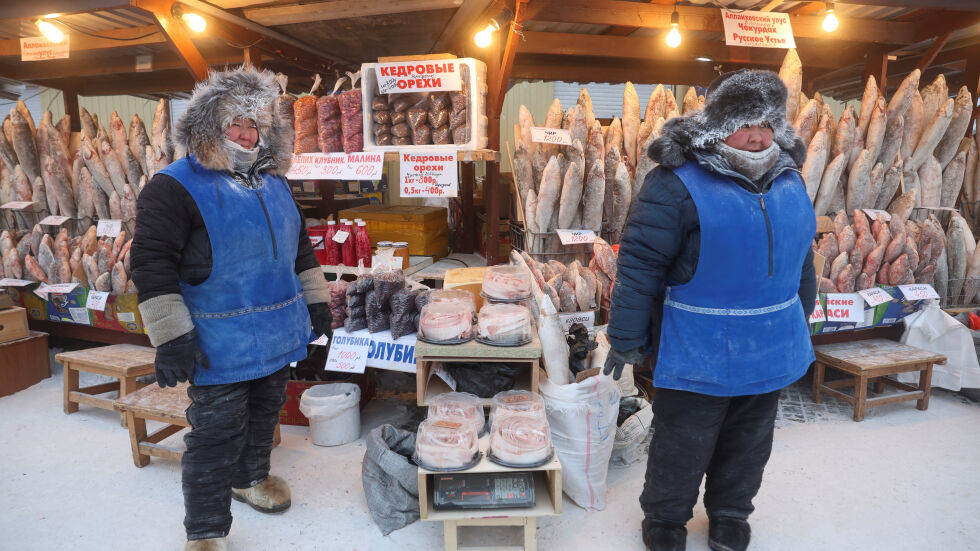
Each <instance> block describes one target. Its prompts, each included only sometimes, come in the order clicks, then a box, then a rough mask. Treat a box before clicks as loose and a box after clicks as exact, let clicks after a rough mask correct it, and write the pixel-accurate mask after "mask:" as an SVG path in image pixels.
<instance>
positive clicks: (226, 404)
mask: <svg viewBox="0 0 980 551" xmlns="http://www.w3.org/2000/svg"><path fill="white" fill-rule="evenodd" d="M288 381H289V367H288V366H287V367H284V368H282V369H280V370H279V371H276V372H275V373H273V374H271V375H267V376H265V377H262V378H261V379H255V380H252V381H242V382H240V383H229V384H223V385H211V386H195V385H191V387H190V388H189V389H188V390H187V394H188V396H190V398H191V405H190V407H188V408H187V420H188V421H189V422H190V424H191V432H190V433H188V434H187V435H186V436H184V443H185V444H187V451H186V452H184V457H183V460H182V463H181V465H182V467H183V489H184V513H185V517H184V528H185V529H186V530H187V539H188V540H198V539H205V538H220V537H224V536H227V535H228V532H229V530H231V489H232V488H233V487H234V488H251V487H252V486H255V485H256V484H258V483H260V482H262V481H263V480H265V479H266V478H267V477H268V476H269V456H270V454H271V453H272V441H273V438H274V435H275V430H276V424H277V423H278V422H279V410H281V409H282V406H283V404H285V403H286V383H287V382H288Z"/></svg>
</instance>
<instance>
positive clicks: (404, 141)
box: [391, 136, 412, 145]
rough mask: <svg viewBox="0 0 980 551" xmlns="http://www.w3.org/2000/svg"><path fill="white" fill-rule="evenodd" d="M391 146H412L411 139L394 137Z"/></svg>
mask: <svg viewBox="0 0 980 551" xmlns="http://www.w3.org/2000/svg"><path fill="white" fill-rule="evenodd" d="M391 144H392V145H412V138H406V137H398V136H395V137H394V138H392V139H391Z"/></svg>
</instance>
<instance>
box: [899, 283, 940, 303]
mask: <svg viewBox="0 0 980 551" xmlns="http://www.w3.org/2000/svg"><path fill="white" fill-rule="evenodd" d="M898 288H899V290H900V291H902V294H903V295H905V300H929V299H931V298H939V295H938V294H937V293H936V290H935V289H933V288H932V285H926V284H915V285H899V286H898Z"/></svg>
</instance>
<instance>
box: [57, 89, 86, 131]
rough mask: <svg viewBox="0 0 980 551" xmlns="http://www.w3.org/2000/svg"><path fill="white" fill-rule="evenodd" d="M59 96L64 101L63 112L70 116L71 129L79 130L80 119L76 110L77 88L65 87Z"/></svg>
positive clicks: (80, 127) (80, 128)
mask: <svg viewBox="0 0 980 551" xmlns="http://www.w3.org/2000/svg"><path fill="white" fill-rule="evenodd" d="M61 97H62V99H63V100H64V102H65V113H66V114H68V115H70V116H71V119H70V124H71V131H72V132H81V131H82V119H81V116H80V115H79V110H78V90H75V89H74V88H65V89H64V90H62V91H61Z"/></svg>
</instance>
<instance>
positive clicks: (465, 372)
mask: <svg viewBox="0 0 980 551" xmlns="http://www.w3.org/2000/svg"><path fill="white" fill-rule="evenodd" d="M444 367H445V368H446V371H448V372H449V374H450V375H451V376H452V377H453V379H455V380H456V392H469V393H471V394H476V395H477V396H479V397H480V398H493V396H494V395H495V394H497V393H498V392H503V391H505V390H510V389H512V388H514V379H515V378H516V377H517V375H518V374H519V373H520V372H521V366H518V365H511V364H506V363H496V362H494V363H489V362H488V363H476V362H456V363H446V364H444Z"/></svg>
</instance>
